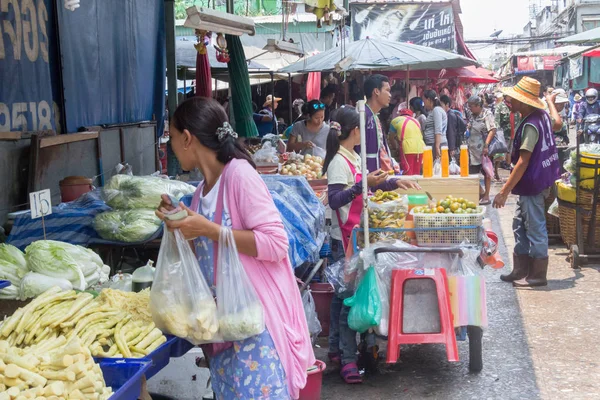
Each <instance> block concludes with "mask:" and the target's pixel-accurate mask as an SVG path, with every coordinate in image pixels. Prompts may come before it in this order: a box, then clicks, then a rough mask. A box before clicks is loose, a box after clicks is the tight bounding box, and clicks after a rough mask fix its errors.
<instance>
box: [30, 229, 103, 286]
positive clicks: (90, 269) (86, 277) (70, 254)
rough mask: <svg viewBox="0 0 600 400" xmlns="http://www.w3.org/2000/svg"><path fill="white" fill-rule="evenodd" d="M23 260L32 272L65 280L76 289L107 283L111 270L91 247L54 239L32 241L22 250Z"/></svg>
mask: <svg viewBox="0 0 600 400" xmlns="http://www.w3.org/2000/svg"><path fill="white" fill-rule="evenodd" d="M25 259H26V260H27V267H28V268H29V270H31V271H32V272H37V273H38V274H41V275H46V276H49V277H52V278H59V279H66V280H68V281H69V282H71V284H72V285H73V288H74V289H77V290H86V289H87V288H90V287H92V286H94V285H95V284H97V283H98V282H106V281H107V280H108V274H109V273H110V267H108V266H106V265H104V263H103V262H102V259H101V258H100V256H98V255H97V254H96V253H94V252H93V251H92V250H90V249H86V248H85V247H81V246H76V245H72V244H69V243H65V242H57V241H54V240H38V241H37V242H33V243H32V244H30V245H29V246H27V248H26V249H25Z"/></svg>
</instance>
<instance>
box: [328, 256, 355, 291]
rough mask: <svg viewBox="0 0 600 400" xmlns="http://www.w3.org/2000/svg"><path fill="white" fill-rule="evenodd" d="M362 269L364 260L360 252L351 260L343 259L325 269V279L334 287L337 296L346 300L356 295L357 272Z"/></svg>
mask: <svg viewBox="0 0 600 400" xmlns="http://www.w3.org/2000/svg"><path fill="white" fill-rule="evenodd" d="M362 267H363V258H362V255H361V253H360V252H358V253H355V254H354V255H353V256H352V257H351V258H350V259H349V260H347V259H345V258H343V259H341V260H340V261H338V262H335V263H333V264H329V265H328V266H327V268H325V277H326V278H327V282H329V283H330V284H331V286H333V289H334V290H335V294H336V296H338V297H339V298H340V299H346V298H348V297H350V296H352V295H353V294H354V291H355V289H356V276H357V272H358V271H359V270H362Z"/></svg>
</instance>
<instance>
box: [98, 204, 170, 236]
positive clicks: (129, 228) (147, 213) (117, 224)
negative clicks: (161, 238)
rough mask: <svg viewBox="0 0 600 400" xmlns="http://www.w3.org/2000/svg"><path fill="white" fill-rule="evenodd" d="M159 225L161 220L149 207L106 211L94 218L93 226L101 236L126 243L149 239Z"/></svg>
mask: <svg viewBox="0 0 600 400" xmlns="http://www.w3.org/2000/svg"><path fill="white" fill-rule="evenodd" d="M160 225H161V220H160V219H159V218H158V217H157V216H156V214H155V213H154V210H149V209H148V210H146V209H142V210H123V211H107V212H103V213H100V214H98V215H96V218H95V219H94V228H95V229H96V232H98V234H99V235H100V237H101V238H103V239H106V240H113V241H117V242H126V243H138V242H143V241H145V240H148V239H150V238H151V237H152V235H154V234H155V233H156V231H157V230H158V229H159V228H160Z"/></svg>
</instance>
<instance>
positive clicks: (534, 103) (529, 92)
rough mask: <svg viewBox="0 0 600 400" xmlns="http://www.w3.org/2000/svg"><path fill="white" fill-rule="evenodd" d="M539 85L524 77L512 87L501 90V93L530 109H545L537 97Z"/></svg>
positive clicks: (533, 80)
mask: <svg viewBox="0 0 600 400" xmlns="http://www.w3.org/2000/svg"><path fill="white" fill-rule="evenodd" d="M541 86H542V85H541V84H540V83H539V82H538V81H536V80H535V79H533V78H530V77H528V76H526V77H524V78H523V79H521V80H520V81H519V83H517V84H516V85H515V86H513V87H509V88H502V93H504V94H505V95H507V96H508V97H511V98H513V99H515V100H517V101H520V102H521V103H525V104H527V105H529V106H531V107H535V108H539V109H542V110H543V109H545V108H546V105H545V104H544V102H543V101H542V100H541V99H540V98H539V97H538V94H539V93H540V88H541Z"/></svg>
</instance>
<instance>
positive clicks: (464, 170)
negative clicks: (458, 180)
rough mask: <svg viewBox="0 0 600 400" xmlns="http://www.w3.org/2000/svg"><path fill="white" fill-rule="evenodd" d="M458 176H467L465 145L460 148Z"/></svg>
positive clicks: (467, 151)
mask: <svg viewBox="0 0 600 400" xmlns="http://www.w3.org/2000/svg"><path fill="white" fill-rule="evenodd" d="M460 176H463V177H467V176H469V147H468V146H467V145H466V144H463V145H462V146H460Z"/></svg>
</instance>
